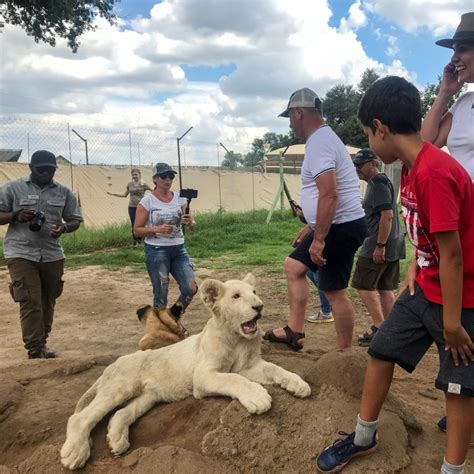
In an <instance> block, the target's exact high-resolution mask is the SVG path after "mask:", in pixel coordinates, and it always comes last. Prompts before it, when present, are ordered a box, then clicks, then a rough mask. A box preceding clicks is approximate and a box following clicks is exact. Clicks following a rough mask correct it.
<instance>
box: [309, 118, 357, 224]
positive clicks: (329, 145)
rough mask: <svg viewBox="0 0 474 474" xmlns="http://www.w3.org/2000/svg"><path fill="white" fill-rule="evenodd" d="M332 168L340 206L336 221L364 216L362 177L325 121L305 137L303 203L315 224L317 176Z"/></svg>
mask: <svg viewBox="0 0 474 474" xmlns="http://www.w3.org/2000/svg"><path fill="white" fill-rule="evenodd" d="M329 171H335V173H336V186H337V195H338V198H337V208H336V214H335V216H334V219H333V222H332V223H333V224H342V223H343V222H350V221H354V220H356V219H360V218H362V217H364V215H365V214H364V209H363V208H362V203H361V198H360V190H359V178H358V176H357V172H356V170H355V166H354V164H353V163H352V160H351V156H350V155H349V153H348V151H347V150H346V147H345V146H344V144H343V143H342V141H341V139H340V138H339V137H338V136H337V135H336V134H335V133H334V132H333V130H332V129H331V127H329V126H328V125H323V126H322V127H320V128H318V129H317V130H316V131H314V132H313V133H312V135H311V136H310V137H309V138H308V139H307V140H306V146H305V155H304V160H303V165H302V167H301V184H302V187H301V207H302V208H303V214H304V217H305V219H306V222H308V224H311V225H312V226H314V225H315V224H316V220H317V216H316V212H317V208H318V199H319V190H318V188H317V186H316V182H315V180H316V178H317V177H318V176H320V175H322V174H324V173H327V172H329Z"/></svg>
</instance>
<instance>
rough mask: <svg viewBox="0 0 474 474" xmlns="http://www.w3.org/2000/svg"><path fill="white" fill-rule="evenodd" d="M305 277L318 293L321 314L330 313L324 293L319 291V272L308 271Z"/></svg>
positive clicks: (329, 306)
mask: <svg viewBox="0 0 474 474" xmlns="http://www.w3.org/2000/svg"><path fill="white" fill-rule="evenodd" d="M306 276H307V277H308V278H309V279H310V280H311V281H312V282H313V283H314V286H315V287H316V288H317V289H318V293H319V300H320V301H321V311H322V312H323V313H330V312H331V305H330V304H329V301H328V299H327V298H326V296H324V293H323V292H322V291H321V290H320V289H319V271H317V270H316V271H315V272H313V271H312V270H308V273H306Z"/></svg>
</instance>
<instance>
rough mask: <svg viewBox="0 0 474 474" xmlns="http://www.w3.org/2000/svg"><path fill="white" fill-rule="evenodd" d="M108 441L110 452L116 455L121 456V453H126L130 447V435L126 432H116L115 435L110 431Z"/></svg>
mask: <svg viewBox="0 0 474 474" xmlns="http://www.w3.org/2000/svg"><path fill="white" fill-rule="evenodd" d="M107 441H108V444H109V448H110V452H111V453H112V454H113V455H114V456H120V455H121V454H123V453H125V452H126V451H127V450H128V448H129V447H130V443H129V441H128V436H126V435H125V434H116V435H115V436H114V435H112V434H110V432H109V434H108V435H107Z"/></svg>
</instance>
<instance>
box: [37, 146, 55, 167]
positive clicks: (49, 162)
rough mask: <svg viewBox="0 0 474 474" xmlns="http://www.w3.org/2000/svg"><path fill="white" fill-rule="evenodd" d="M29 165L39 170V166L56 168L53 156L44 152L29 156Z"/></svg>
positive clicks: (40, 151)
mask: <svg viewBox="0 0 474 474" xmlns="http://www.w3.org/2000/svg"><path fill="white" fill-rule="evenodd" d="M30 165H31V166H34V167H35V168H39V167H41V166H51V167H52V168H57V167H58V165H57V164H56V157H55V156H54V154H53V153H51V152H50V151H46V150H38V151H35V152H34V153H33V154H32V155H31V161H30Z"/></svg>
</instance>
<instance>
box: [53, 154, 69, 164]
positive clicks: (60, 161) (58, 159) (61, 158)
mask: <svg viewBox="0 0 474 474" xmlns="http://www.w3.org/2000/svg"><path fill="white" fill-rule="evenodd" d="M56 163H57V164H58V165H70V164H71V162H70V161H69V160H68V159H67V158H64V156H62V155H58V156H57V157H56Z"/></svg>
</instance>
